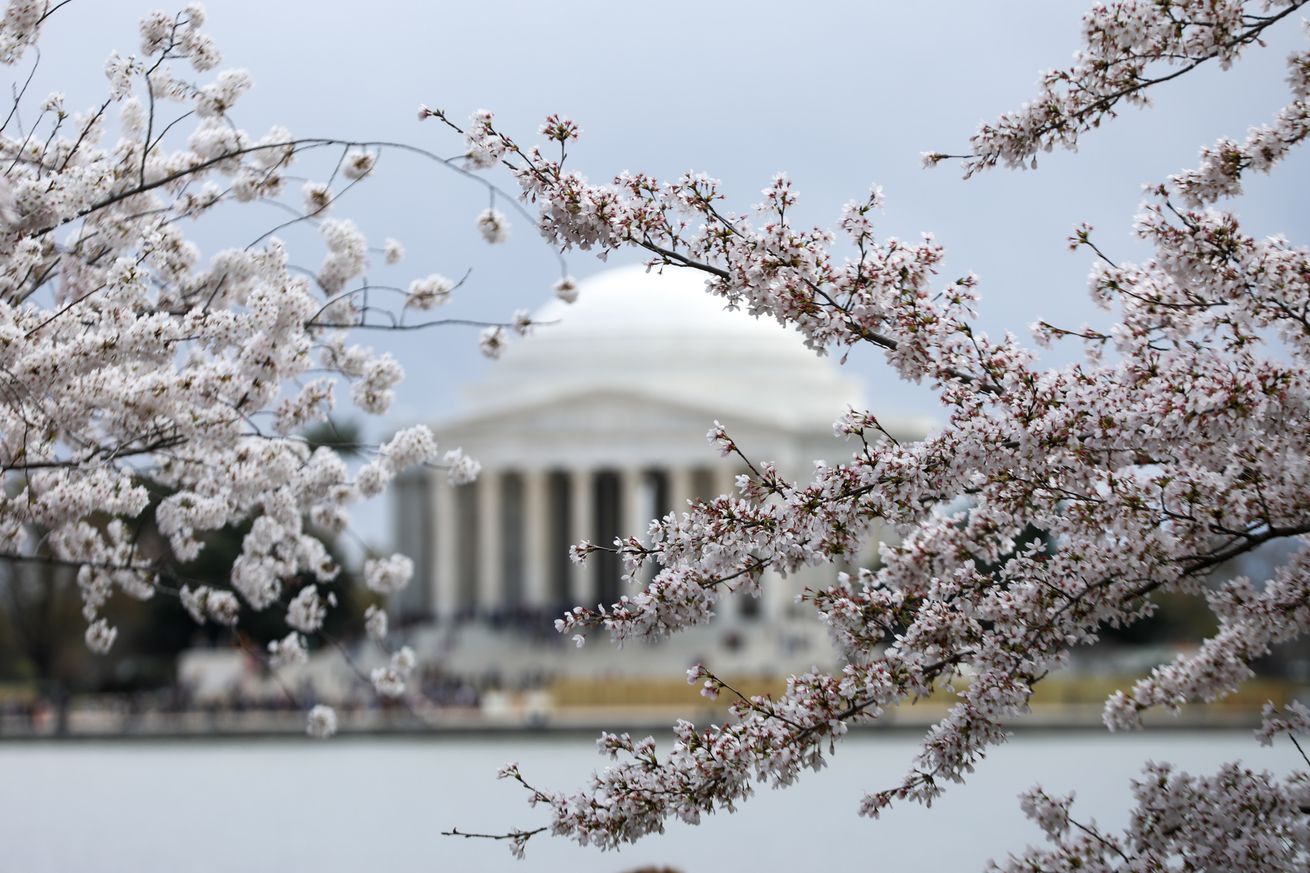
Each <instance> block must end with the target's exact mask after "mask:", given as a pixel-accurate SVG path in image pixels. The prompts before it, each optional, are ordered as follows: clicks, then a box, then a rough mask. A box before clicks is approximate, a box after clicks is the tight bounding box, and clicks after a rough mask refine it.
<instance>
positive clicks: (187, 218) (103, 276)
mask: <svg viewBox="0 0 1310 873" xmlns="http://www.w3.org/2000/svg"><path fill="white" fill-rule="evenodd" d="M65 5H66V4H63V3H53V2H49V0H12V2H10V3H9V4H8V6H7V8H6V10H5V13H4V16H3V18H2V19H0V62H3V63H4V64H6V65H10V66H13V65H17V64H20V63H26V62H27V60H29V59H30V60H31V62H32V63H33V65H34V67H33V70H32V71H31V72H32V75H28V74H27V71H26V70H23V71H22V74H21V75H19V76H18V78H17V81H18V83H19V84H21V83H22V82H24V81H27V82H29V83H30V82H32V81H37V82H39V81H40V77H39V76H37V75H36V73H37V69H36V65H39V63H40V58H39V56H37V54H36V52H35V51H33V50H32V48H33V46H34V45H35V44H36V42H37V40H38V38H39V34H40V30H41V25H42V23H43V22H44V21H45V19H46V18H47V17H48V16H50V15H55V14H61V13H60V10H61V9H63V8H64V7H65ZM62 14H67V13H62ZM204 21H205V18H204V12H203V10H202V9H201V7H200V6H199V5H196V4H192V5H190V6H187V7H186V8H185V9H183V10H182V11H181V12H178V13H177V14H175V15H173V14H165V13H162V12H154V13H151V14H150V15H148V16H146V17H145V19H143V20H142V22H141V24H140V28H139V35H140V44H139V47H138V50H137V51H136V52H135V53H132V54H127V55H121V54H119V53H117V52H115V53H113V54H111V55H110V57H109V58H108V60H107V61H106V62H105V64H104V75H105V77H106V80H107V97H106V99H105V100H104V102H103V103H102V104H99V105H97V106H92V107H91V108H89V109H87V110H85V111H74V110H72V109H70V108H67V107H66V106H65V101H64V97H63V96H62V95H61V94H51V95H49V96H48V97H44V98H39V97H31V96H28V94H27V90H28V88H27V86H23V87H22V89H21V90H20V89H19V88H18V87H17V86H16V87H15V91H14V93H15V95H16V96H15V98H14V101H15V102H14V107H13V108H14V111H13V112H10V113H9V120H8V121H7V122H5V124H4V125H3V126H0V157H2V158H3V168H4V169H3V171H0V382H3V390H2V391H0V419H2V420H3V426H0V474H2V475H3V480H4V485H5V487H4V489H0V557H3V558H5V559H7V560H11V561H33V562H49V561H53V562H58V563H64V564H71V565H74V566H76V567H77V568H78V571H77V584H78V588H79V591H80V592H81V595H82V602H83V613H84V616H85V619H86V622H87V633H86V641H87V644H88V645H89V646H90V647H91V648H92V649H94V650H95V651H98V652H103V651H107V650H108V649H109V648H110V647H111V646H112V645H113V643H114V640H115V637H116V635H117V631H116V629H115V628H114V627H113V626H112V624H111V623H110V620H109V618H108V617H107V614H106V611H105V606H106V604H107V603H108V602H109V601H110V600H111V598H113V597H115V596H124V595H125V596H128V597H132V598H138V599H145V598H149V597H152V596H154V595H156V594H157V593H160V592H164V593H167V594H170V595H173V596H177V597H179V598H180V600H181V603H182V605H183V606H184V608H185V609H186V611H187V613H188V614H189V615H190V616H191V617H192V618H193V619H194V620H195V621H196V622H197V623H205V622H214V623H217V624H220V625H225V626H232V625H234V624H236V622H237V621H238V618H239V617H240V614H241V610H242V609H243V608H248V609H252V610H270V609H271V610H277V611H278V612H280V613H281V614H282V615H283V617H284V619H285V622H286V624H287V626H288V629H289V630H290V633H289V634H288V635H287V636H286V637H285V638H284V639H281V640H279V641H277V642H275V643H273V644H272V645H271V646H270V647H269V651H268V653H267V656H268V658H269V660H270V662H272V663H274V664H295V663H298V662H300V661H303V660H304V658H305V657H306V652H307V648H308V646H309V645H310V640H311V638H312V637H313V636H314V635H315V634H317V633H319V632H320V630H321V628H322V626H323V622H324V620H325V618H326V616H327V613H328V611H329V610H330V609H331V608H332V607H333V606H335V604H336V600H337V597H336V594H335V593H333V587H334V585H336V584H338V582H337V580H338V579H339V576H340V572H341V571H340V568H339V567H338V566H337V565H336V564H335V562H334V561H333V560H332V558H331V556H330V555H329V554H328V552H327V550H326V548H325V546H324V544H323V542H322V540H321V539H320V538H319V537H318V536H315V535H314V534H313V532H312V530H311V525H313V526H317V527H318V528H320V529H323V530H327V531H330V532H339V531H341V530H342V529H344V528H345V527H346V525H347V524H348V523H349V510H350V507H351V506H352V504H354V503H355V502H356V501H358V500H360V499H361V498H364V497H369V496H372V495H373V494H376V493H377V492H379V491H380V490H382V488H384V487H385V486H386V485H387V483H389V482H390V481H391V480H392V479H393V478H394V477H395V476H396V475H397V474H399V473H400V472H401V471H402V470H404V469H405V468H407V467H413V466H415V465H427V466H430V467H435V468H439V467H442V466H443V465H444V466H446V467H448V468H449V472H450V475H451V478H452V480H454V481H457V482H467V481H469V480H471V479H472V478H473V477H474V476H476V474H477V464H476V462H475V461H473V460H471V459H469V458H467V457H465V456H464V454H463V453H462V452H461V451H460V450H459V449H453V450H451V451H448V452H446V453H445V455H444V456H442V455H440V454H439V453H438V447H437V445H436V442H435V440H434V439H433V437H432V434H431V433H430V432H428V430H427V429H426V428H422V427H419V428H412V429H409V430H405V431H402V432H401V433H399V434H397V435H396V437H395V438H394V439H392V440H391V441H390V442H388V443H387V444H385V445H384V446H381V447H380V448H379V449H378V450H377V451H376V455H375V457H374V458H373V459H372V460H371V461H370V462H368V463H366V464H364V466H363V467H362V469H360V470H359V471H358V472H357V473H355V474H354V475H352V474H351V472H350V468H349V467H348V466H347V463H346V462H345V461H344V460H343V458H342V457H341V456H339V455H338V454H337V452H336V451H334V450H333V449H331V448H327V447H318V448H313V447H311V446H310V444H309V443H307V441H306V440H305V439H304V438H303V437H301V436H299V435H298V434H299V433H300V432H301V431H303V430H304V429H305V428H307V427H309V426H312V425H315V424H317V423H322V422H324V421H326V420H327V418H328V416H329V414H330V413H331V412H332V411H333V410H334V408H335V407H336V406H337V403H338V400H339V397H338V395H339V394H342V393H345V394H348V397H349V403H350V404H351V405H353V407H355V408H356V409H358V410H360V411H362V412H365V413H369V414H381V413H384V412H386V411H387V409H388V408H389V406H390V404H391V403H392V400H393V398H394V389H395V387H396V385H397V383H399V381H400V380H401V378H402V377H403V375H404V374H403V371H402V370H401V368H400V366H399V364H398V363H397V362H396V361H395V360H394V359H393V358H392V357H391V356H390V355H387V354H385V353H377V352H375V351H373V350H372V349H370V348H368V347H367V346H364V345H360V344H357V343H355V342H354V341H353V336H354V329H355V328H357V327H361V326H362V327H379V326H381V327H387V326H394V325H396V324H398V323H400V320H401V319H403V317H404V309H405V307H414V308H421V309H427V308H430V307H432V306H435V305H437V304H439V303H441V302H442V301H443V300H444V299H445V298H446V297H448V296H449V295H450V293H451V291H452V290H453V289H454V287H455V283H452V282H450V281H449V280H447V279H444V278H443V277H441V276H439V275H436V274H433V275H429V276H428V277H427V278H424V279H416V280H415V281H414V283H413V285H411V291H410V294H409V295H408V296H404V297H403V299H402V300H401V301H399V302H398V305H397V306H396V307H395V309H394V310H391V311H387V312H386V313H384V314H385V316H386V317H385V318H383V317H382V316H381V315H379V313H378V311H379V309H380V307H379V306H378V304H377V303H376V300H377V296H378V294H380V293H381V292H380V291H379V292H377V293H375V294H374V295H373V300H374V301H375V302H373V303H369V302H368V301H369V299H370V298H369V294H368V291H369V287H370V286H368V284H367V281H366V280H365V278H364V272H365V270H366V269H367V268H368V267H369V266H370V257H371V256H372V255H371V252H372V251H373V250H371V249H370V247H369V245H368V240H367V238H366V236H365V234H364V232H363V231H362V230H361V229H360V228H359V227H358V226H356V225H355V224H354V223H353V222H351V221H350V220H349V219H348V218H345V217H339V216H335V215H333V216H331V217H327V216H328V214H329V213H330V212H331V211H332V209H333V207H334V204H335V201H336V200H337V199H338V198H339V197H340V195H341V194H342V193H344V191H345V190H347V189H348V188H349V187H351V186H353V185H355V184H357V183H359V182H360V181H361V180H365V179H366V178H368V177H370V176H372V175H374V173H375V170H376V167H377V165H378V162H379V157H380V154H381V151H382V148H383V147H382V146H379V145H375V144H367V143H349V142H344V141H338V140H327V139H296V138H294V137H293V136H292V135H291V134H290V133H289V132H288V131H287V130H285V129H283V128H280V127H274V128H272V129H270V130H269V131H268V132H267V133H265V134H264V135H262V136H256V135H252V134H250V133H247V132H246V131H245V130H243V129H241V128H240V127H239V126H238V125H237V124H236V122H235V121H234V119H233V114H232V113H233V112H234V109H235V107H236V106H237V105H238V104H239V102H240V101H241V99H242V97H243V95H244V94H246V93H247V92H248V90H249V89H250V86H251V79H250V76H249V75H248V74H247V73H246V72H245V71H242V70H226V71H221V72H215V69H216V67H217V66H218V65H219V63H220V61H221V58H220V55H219V52H218V50H217V48H216V47H215V45H214V43H213V41H212V40H211V39H210V37H209V36H207V35H206V34H205V33H204V32H203V30H202V28H203V26H204ZM20 109H21V111H19V110H20ZM24 122H28V124H27V125H26V126H24V124H23V123H24ZM315 155H321V156H324V157H334V159H335V161H336V164H335V169H332V168H331V165H329V167H328V169H329V170H330V172H325V173H324V177H326V178H328V179H329V181H327V182H320V181H314V180H311V181H310V182H308V183H306V184H305V185H304V187H303V189H302V190H301V191H299V192H297V193H299V194H300V195H301V199H295V198H294V196H293V199H292V202H291V203H287V202H283V200H282V199H281V198H282V197H283V195H291V194H292V192H291V191H289V189H290V187H291V184H290V183H291V180H292V179H293V178H295V177H293V176H292V175H291V174H292V172H293V171H294V172H297V173H311V174H312V173H314V172H315V170H314V168H313V167H314V164H313V163H312V161H310V162H309V163H308V164H306V163H305V162H306V161H307V160H308V159H309V158H311V157H312V156H315ZM302 166H305V167H306V169H304V170H301V169H300V168H301V167H302ZM302 200H303V202H302ZM252 201H266V202H269V203H275V204H277V205H279V206H281V207H283V208H284V209H285V210H288V211H290V212H291V213H292V215H293V216H296V217H293V218H292V220H290V221H288V222H285V223H283V224H281V225H279V226H278V227H276V228H274V229H273V230H270V231H269V232H267V233H265V234H263V235H262V236H259V237H258V238H256V239H255V240H254V241H250V240H249V237H243V239H241V241H240V243H239V244H238V245H237V247H232V248H226V249H221V250H218V251H216V252H213V253H212V254H210V255H209V256H207V257H206V256H205V255H204V254H203V253H202V251H201V248H200V247H199V246H198V245H197V244H196V243H195V242H193V241H192V240H191V239H189V238H188V237H187V235H186V228H187V226H188V225H189V224H191V223H193V222H196V221H203V220H205V219H206V218H207V217H208V216H209V215H210V214H211V213H213V212H214V211H215V210H216V209H218V208H220V207H224V206H225V205H226V204H237V205H240V204H243V203H248V202H252ZM301 223H303V224H305V225H307V226H311V227H317V229H318V231H319V234H320V236H321V241H322V247H323V249H324V250H325V251H324V256H323V259H322V261H321V263H320V264H319V265H318V266H317V268H316V269H307V268H305V267H304V266H301V265H300V264H298V263H297V262H296V258H295V256H293V254H292V252H291V251H290V250H289V248H288V246H287V245H286V244H284V242H283V241H282V240H281V239H280V238H279V237H277V236H275V235H274V232H275V231H276V232H280V231H281V230H282V229H283V228H289V227H291V226H293V225H296V224H301ZM484 225H485V226H484V233H486V234H487V235H488V236H489V237H491V236H495V237H497V238H499V237H503V235H504V232H505V227H506V222H505V220H504V217H503V216H501V215H500V214H499V213H495V214H494V215H491V216H489V217H488V218H487V219H486V220H485V221H484ZM242 226H248V225H245V224H243V225H242ZM380 251H381V253H382V255H383V259H385V262H386V263H388V264H391V263H395V262H396V261H398V260H399V259H400V258H401V256H402V254H403V247H402V246H401V245H400V244H399V243H398V242H396V241H394V240H388V241H387V242H386V244H385V246H384V247H383V248H382V249H381V250H380ZM310 257H313V256H312V255H311V256H310ZM305 263H309V262H305ZM311 266H312V264H311ZM392 290H398V289H392ZM401 294H402V296H403V292H401ZM507 324H508V323H507ZM148 486H149V487H148ZM152 494H153V495H154V496H152ZM160 494H163V495H164V496H162V497H160V496H159V495H160ZM147 510H149V511H150V512H151V513H152V514H153V519H154V523H155V525H156V527H157V528H158V531H159V532H160V534H161V535H162V538H163V541H164V545H163V546H160V545H158V544H154V543H151V542H147V541H146V540H148V539H149V538H144V539H143V538H139V537H138V536H137V531H138V530H139V525H140V523H141V522H142V519H143V514H144V513H146V512H147ZM242 525H248V528H249V533H248V534H247V535H246V536H245V538H244V542H243V544H242V549H241V553H240V555H239V557H237V559H236V562H235V564H234V566H233V567H232V570H231V578H230V581H231V586H232V589H233V590H232V591H227V590H218V589H216V588H213V587H210V586H207V585H197V584H196V583H195V582H193V581H189V580H187V579H186V577H185V574H184V573H182V572H181V570H180V568H181V567H182V565H184V564H186V563H188V562H190V561H192V560H194V559H195V558H196V557H197V556H198V555H199V554H200V552H201V551H202V549H203V548H204V543H205V540H206V537H207V535H208V534H209V533H210V532H213V531H216V530H219V529H221V528H224V527H227V526H242ZM411 572H412V565H410V564H409V563H408V559H406V558H403V557H401V556H394V557H391V558H382V559H380V560H379V561H378V562H377V563H376V564H374V565H371V566H370V568H369V570H368V571H367V572H366V576H367V581H368V582H369V584H370V585H371V586H372V587H373V588H374V589H375V590H379V591H388V592H389V591H394V590H397V589H398V588H399V587H401V586H402V585H403V584H404V583H405V582H406V581H408V577H409V575H410V573H411ZM172 579H177V580H181V581H183V582H185V583H186V584H183V585H182V586H181V587H180V589H174V588H172V587H170V583H169V582H168V581H167V580H172ZM293 579H295V580H299V584H298V587H296V588H291V587H290V586H289V585H288V581H289V580H293ZM305 580H309V581H308V584H305ZM234 592H235V593H234ZM238 598H239V599H238ZM243 603H244V606H243ZM385 626H386V623H385V616H382V617H380V618H379V617H378V616H373V617H371V618H370V619H369V621H368V629H369V632H370V633H371V634H372V635H374V636H375V637H380V636H384V635H385ZM316 711H317V712H318V715H316V716H315V717H314V718H313V719H312V720H311V724H310V730H311V732H312V733H316V734H327V733H331V730H332V729H333V728H334V725H335V720H334V719H332V718H329V717H328V716H326V715H324V714H323V712H321V711H318V710H316Z"/></svg>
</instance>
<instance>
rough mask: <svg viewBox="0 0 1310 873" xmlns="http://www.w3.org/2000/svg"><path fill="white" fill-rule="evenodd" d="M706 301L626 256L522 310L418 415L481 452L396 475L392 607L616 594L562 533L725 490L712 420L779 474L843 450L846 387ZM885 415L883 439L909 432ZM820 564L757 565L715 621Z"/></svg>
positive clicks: (485, 606) (411, 614)
mask: <svg viewBox="0 0 1310 873" xmlns="http://www.w3.org/2000/svg"><path fill="white" fill-rule="evenodd" d="M724 306H725V304H724V301H723V300H721V299H719V298H716V297H713V296H711V295H709V294H707V293H706V292H705V290H704V283H703V281H702V279H701V277H700V275H699V274H696V273H692V272H690V271H675V270H672V269H671V268H665V270H664V273H663V274H660V273H657V272H653V271H652V272H647V271H646V270H645V269H644V268H641V267H633V268H622V269H616V270H610V271H607V272H605V273H602V274H600V275H598V276H596V277H594V278H592V279H589V280H587V281H585V282H583V283H581V286H580V288H579V295H578V299H577V301H576V302H575V303H573V304H566V303H564V302H562V301H552V302H550V303H548V304H547V305H546V306H544V307H543V308H542V309H541V310H540V311H538V312H537V313H535V314H534V320H535V321H537V322H539V323H540V326H539V327H537V328H536V329H535V331H534V333H533V335H531V336H530V337H527V338H524V339H520V340H518V341H516V342H513V343H511V344H510V345H509V347H508V348H507V349H506V351H505V353H504V355H503V358H502V359H501V360H499V361H496V362H493V363H492V364H490V366H489V367H488V369H487V372H486V375H485V376H483V377H482V378H480V379H478V380H476V381H475V382H473V383H471V384H470V385H469V387H468V390H467V392H466V398H465V402H464V404H463V406H462V408H461V409H460V411H459V413H458V414H457V415H456V416H453V417H451V418H449V419H448V420H445V421H439V422H436V423H434V427H433V429H434V431H435V432H436V434H437V438H438V440H439V441H440V443H441V444H442V446H443V447H445V448H450V447H454V446H462V447H463V448H464V449H465V450H467V451H468V452H469V453H470V454H472V455H473V456H474V457H476V458H477V460H478V461H479V462H480V463H481V464H482V473H481V475H480V476H479V477H478V480H477V481H476V482H475V483H472V484H470V485H463V486H451V485H450V484H449V483H448V482H447V481H446V477H445V475H444V474H443V473H441V472H439V471H424V472H422V473H420V474H418V475H410V476H408V477H406V478H404V479H402V480H401V481H399V482H397V483H396V490H395V494H396V497H395V500H396V504H395V505H396V519H397V524H396V530H397V539H398V543H397V545H398V548H399V549H400V550H401V551H403V552H405V553H406V554H408V555H410V556H411V557H413V558H414V560H415V567H416V572H415V578H414V581H413V582H412V583H411V585H410V586H409V588H408V589H406V591H405V592H403V593H402V595H400V597H399V599H398V600H397V601H396V602H395V603H393V610H394V612H395V613H396V614H397V617H398V618H400V619H401V620H408V621H429V620H431V621H435V622H437V623H438V624H450V623H462V622H468V621H485V622H490V623H492V624H501V623H521V624H523V625H525V626H536V627H546V628H548V627H549V622H548V621H545V619H548V618H549V617H550V616H552V615H558V614H559V613H561V612H563V610H564V609H566V608H568V607H571V606H573V605H576V604H580V603H581V604H587V605H595V604H597V603H606V604H608V603H610V602H612V601H613V600H615V599H617V598H618V597H619V596H620V595H621V594H622V593H623V592H624V591H625V590H626V586H627V584H628V583H625V582H623V581H622V579H621V577H622V572H623V571H622V568H621V567H620V566H619V562H618V559H617V556H614V555H610V554H597V555H595V556H593V557H592V558H591V559H590V560H588V561H587V562H586V563H585V564H583V565H576V564H573V563H572V562H570V560H569V558H568V547H569V546H570V545H572V544H574V543H576V542H578V541H580V540H584V539H585V540H590V541H591V542H594V543H602V544H611V543H612V542H613V540H614V539H615V537H617V536H626V535H629V534H636V535H638V536H639V537H640V536H641V535H642V534H644V532H645V530H646V527H647V525H648V524H649V522H650V520H651V519H653V518H655V517H657V516H662V515H664V514H666V513H668V512H670V511H680V510H682V509H685V508H686V504H687V500H688V499H690V498H695V497H713V496H715V495H718V494H721V493H726V492H728V491H730V490H731V489H732V487H733V485H732V483H733V478H734V477H735V476H736V475H737V474H738V473H739V472H742V469H741V465H740V459H737V463H736V464H734V463H733V462H732V460H731V459H724V458H720V457H719V456H718V453H717V452H716V451H715V450H714V448H712V447H711V446H710V445H709V444H708V443H707V441H706V439H705V433H706V431H707V430H708V429H709V428H710V426H711V425H712V424H713V423H714V422H715V421H716V420H717V421H720V422H722V424H723V426H724V427H725V428H726V429H727V431H728V433H729V434H731V435H732V437H733V439H734V440H735V441H736V442H737V444H738V445H739V446H741V447H742V449H743V451H745V452H746V453H747V454H748V456H749V457H751V458H752V459H758V460H770V461H773V462H775V463H776V464H777V465H778V467H779V469H780V471H781V472H782V473H783V474H784V475H787V476H789V477H792V478H795V479H802V480H803V479H806V478H808V476H809V473H810V471H811V470H812V468H813V464H814V462H815V461H816V460H826V461H834V460H840V459H841V458H842V457H843V456H844V455H846V454H848V453H849V452H850V451H851V448H850V447H849V446H847V444H846V443H844V442H843V441H841V440H840V439H837V438H835V437H834V436H833V431H832V422H833V421H834V420H835V419H836V418H837V416H838V415H840V413H841V412H842V410H843V409H844V408H845V406H846V405H847V404H852V403H855V404H859V403H862V402H863V400H864V398H863V396H862V392H861V390H860V386H859V385H858V384H857V383H856V382H855V381H853V380H852V379H851V378H849V377H848V376H847V375H846V374H845V373H843V372H842V371H841V370H840V369H839V368H838V367H837V366H836V365H835V363H834V362H833V361H831V360H830V359H828V358H826V357H821V356H819V355H816V354H815V353H814V352H813V351H811V350H809V349H806V348H805V347H804V346H803V345H802V343H801V340H800V337H799V336H798V335H797V334H795V333H793V332H790V331H788V330H786V329H784V328H783V327H781V326H779V325H778V324H776V323H775V322H772V321H765V320H762V319H756V318H752V317H751V316H750V315H748V314H746V313H744V312H740V311H727V310H725V308H724ZM888 424H889V429H890V430H891V431H892V433H893V435H894V436H896V437H897V438H898V439H902V438H905V439H914V438H916V437H917V436H919V435H921V433H922V428H923V425H922V423H920V422H912V421H904V422H889V423H888ZM874 555H876V544H874V546H873V547H871V553H870V556H869V557H870V558H872V556H874ZM649 572H653V570H651V571H649ZM835 572H836V570H834V569H833V568H830V567H829V568H819V569H815V570H811V571H807V572H805V573H802V574H798V575H797V576H796V577H793V578H791V579H788V580H777V579H773V580H767V579H766V584H765V585H764V586H763V587H764V594H763V595H762V597H760V598H758V599H757V598H751V597H741V598H737V599H731V600H730V601H728V602H725V603H724V604H723V608H721V609H720V616H721V618H720V619H719V621H722V622H777V621H781V620H784V619H785V618H786V616H787V615H788V613H789V609H790V604H791V603H792V601H793V600H794V597H795V594H796V593H797V592H799V591H800V590H801V588H803V587H804V586H805V585H806V584H809V585H813V584H821V583H824V582H825V580H830V579H831V578H832V577H833V575H834V574H835Z"/></svg>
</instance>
